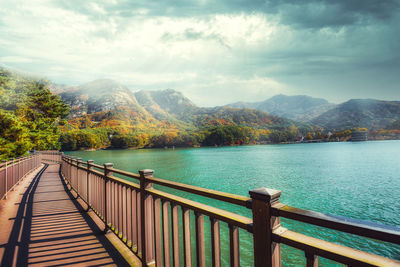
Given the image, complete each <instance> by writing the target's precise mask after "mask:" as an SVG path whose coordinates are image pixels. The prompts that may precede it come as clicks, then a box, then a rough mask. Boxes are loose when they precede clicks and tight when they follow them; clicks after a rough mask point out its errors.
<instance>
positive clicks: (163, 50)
mask: <svg viewBox="0 0 400 267" xmlns="http://www.w3.org/2000/svg"><path fill="white" fill-rule="evenodd" d="M398 9H399V5H398V1H391V0H388V1H372V0H364V1H360V0H359V1H356V0H346V1H344V0H337V1H327V0H326V1H313V0H309V1H303V0H296V1H294V0H286V1H283V0H276V1H218V3H215V2H214V1H207V0H204V1H189V0H187V1H183V0H182V1H157V3H154V2H151V3H150V2H149V1H135V2H133V1H128V0H109V1H101V2H99V1H90V0H88V1H83V2H82V1H77V0H71V1H62V2H54V1H47V0H37V1H29V2H26V1H22V0H16V1H13V3H4V4H2V6H1V7H0V47H1V49H0V63H2V64H5V65H7V66H11V67H16V68H21V69H22V70H26V71H30V72H33V73H36V74H39V75H44V76H46V77H48V78H50V79H52V80H54V81H55V82H60V83H66V84H79V83H83V82H88V81H90V80H92V79H96V78H114V79H117V80H119V81H120V82H122V83H124V84H127V85H128V86H130V87H131V88H134V89H164V88H168V87H169V88H174V89H177V90H180V91H182V92H183V93H184V94H187V95H188V96H190V97H193V100H194V101H195V102H196V103H197V104H200V105H216V104H226V103H228V102H234V101H240V100H246V101H251V100H252V99H253V100H259V98H267V97H270V96H272V95H273V94H276V93H287V94H305V93H309V94H313V95H316V96H325V95H329V94H326V93H324V92H332V91H335V92H336V95H337V96H336V97H335V96H334V95H330V97H331V99H332V100H334V101H341V100H345V99H346V98H348V97H349V96H350V94H349V93H348V92H349V90H348V88H350V87H351V86H353V85H356V86H355V87H354V88H353V89H354V92H355V93H354V94H351V95H352V96H353V95H356V94H357V93H358V94H359V95H360V96H361V95H363V94H365V92H367V93H368V94H366V96H367V97H377V96H379V95H382V94H383V96H384V97H386V98H396V97H397V98H400V95H399V93H398V92H397V93H396V90H394V88H395V86H396V84H398V82H399V80H398V79H399V78H397V79H396V78H394V76H395V75H394V73H396V71H397V72H399V70H400V63H399V62H400V61H399V60H398V59H399V57H400V56H399V51H400V47H399V46H400V45H399V44H400V34H399V33H398V29H399V26H400V16H399V14H400V13H399V12H398ZM372 70H373V71H372ZM332 77H339V78H340V79H343V80H340V81H339V80H338V79H336V80H335V79H334V78H332ZM352 77H357V79H361V80H358V81H357V82H355V81H354V80H353V78H352ZM377 77H379V79H383V80H385V78H386V80H387V84H386V85H382V84H380V85H381V86H382V87H387V88H388V89H386V91H385V89H382V90H381V89H380V91H378V90H376V89H375V92H374V87H373V86H377V84H376V83H374V82H373V80H376V79H377ZM327 81H329V84H327ZM341 88H345V89H343V90H342V89H341Z"/></svg>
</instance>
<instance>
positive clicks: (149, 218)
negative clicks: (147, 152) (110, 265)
mask: <svg viewBox="0 0 400 267" xmlns="http://www.w3.org/2000/svg"><path fill="white" fill-rule="evenodd" d="M153 173H154V171H153V170H149V169H145V170H140V171H139V174H140V206H141V230H142V259H143V260H144V262H145V264H148V263H150V262H152V261H153V260H154V242H153V236H154V235H153V229H154V226H153V197H152V196H150V195H147V194H146V189H151V188H153V184H152V183H149V182H148V181H147V180H146V178H147V177H151V176H153Z"/></svg>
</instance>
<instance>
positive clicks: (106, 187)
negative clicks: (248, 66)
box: [61, 156, 400, 267]
mask: <svg viewBox="0 0 400 267" xmlns="http://www.w3.org/2000/svg"><path fill="white" fill-rule="evenodd" d="M62 162H63V164H64V163H65V165H62V167H61V170H62V174H63V176H64V178H65V179H66V180H67V181H68V183H69V184H70V185H71V187H74V188H73V189H74V190H75V191H76V192H77V193H78V195H79V196H80V197H81V198H82V199H83V200H84V201H85V202H87V204H88V207H91V208H92V209H93V210H95V212H96V214H98V215H99V217H100V218H101V219H102V220H103V221H104V222H105V223H106V229H110V230H112V231H114V233H116V234H117V235H118V237H120V238H121V239H122V240H123V241H124V242H125V243H126V244H127V245H128V246H129V247H130V248H131V249H132V250H133V251H134V252H135V253H137V254H138V255H139V256H140V257H141V258H142V260H143V263H144V265H152V264H153V263H154V260H155V261H156V262H157V265H160V264H161V260H160V259H161V258H160V253H161V243H160V242H161V236H160V235H161V230H160V229H158V228H157V227H162V229H163V230H162V232H163V234H164V238H165V237H166V238H169V237H171V239H172V245H173V246H172V248H171V249H172V251H169V249H170V248H169V241H168V240H164V241H162V242H164V250H168V251H167V252H164V253H167V254H165V255H171V254H170V252H173V253H172V254H173V256H172V257H171V258H170V257H169V256H168V257H167V258H168V262H169V260H170V259H173V262H174V265H179V264H180V262H179V261H180V258H179V253H182V251H180V245H179V243H180V241H179V240H180V239H179V232H180V231H179V227H180V223H179V219H178V207H181V208H182V216H183V217H182V227H183V228H184V231H183V235H184V236H183V241H184V250H183V252H184V260H185V262H187V263H188V262H190V252H191V249H190V246H191V243H190V231H191V230H190V229H191V227H190V219H189V218H190V211H193V212H194V216H195V222H196V226H195V228H196V251H197V253H199V255H197V256H198V258H197V260H198V262H203V258H204V249H203V247H204V244H203V243H204V224H203V215H206V216H209V217H210V219H211V222H212V229H211V234H212V241H211V242H212V245H213V248H215V249H216V252H215V253H214V254H213V259H212V261H213V263H214V264H216V265H217V263H220V252H219V242H220V238H219V222H220V221H221V222H225V223H227V224H228V227H229V240H230V241H229V242H230V252H231V265H232V266H239V263H240V259H239V251H240V249H239V244H240V243H239V232H238V229H239V228H241V229H245V230H247V231H248V232H250V233H252V234H253V240H254V262H255V266H257V267H258V266H260V267H261V266H279V264H280V261H281V251H280V244H281V243H282V244H286V245H289V246H292V247H295V248H298V249H301V250H303V251H304V252H305V256H306V259H307V266H316V263H317V261H318V256H322V257H325V258H328V259H332V260H334V261H337V262H340V263H344V264H350V265H357V266H358V265H360V266H373V265H385V266H391V265H393V266H394V265H396V264H400V262H397V261H394V260H391V259H387V258H384V257H381V256H377V255H373V254H369V253H365V252H361V251H359V250H356V249H352V248H348V247H345V246H341V245H337V244H334V243H331V242H328V241H324V240H320V239H317V238H313V237H309V236H306V235H302V234H299V233H295V232H292V231H290V230H287V229H285V228H283V227H281V225H280V218H281V217H284V218H288V219H291V220H296V221H300V222H304V223H309V224H313V225H317V226H322V227H325V228H329V229H333V230H337V231H341V232H346V233H350V234H356V235H359V236H363V237H367V238H373V239H376V240H380V241H386V242H391V243H394V244H400V229H399V228H396V227H391V226H383V225H379V224H376V223H370V222H365V221H360V220H355V219H349V218H345V217H342V216H336V215H329V214H323V213H319V212H313V211H308V210H303V209H298V208H294V207H290V206H287V205H284V204H281V203H279V198H280V195H281V192H280V191H278V190H273V189H266V188H259V189H256V190H252V191H250V192H249V193H250V197H244V196H238V195H235V194H229V193H225V192H220V191H216V190H210V189H205V188H201V187H197V186H192V185H186V184H182V183H178V182H174V181H169V180H164V179H160V178H155V177H153V171H152V170H142V171H140V172H139V173H140V174H136V173H131V172H127V171H123V170H119V169H116V168H113V167H112V166H113V165H112V164H111V163H109V164H105V165H104V166H101V165H97V164H94V163H92V162H91V163H90V164H88V163H86V162H83V161H82V160H80V159H72V158H71V157H66V156H63V157H62ZM95 168H96V169H97V170H96V169H95ZM115 174H118V175H122V176H123V177H129V178H133V179H137V180H138V181H139V182H140V183H139V184H138V183H134V182H130V181H127V180H125V179H123V178H120V177H116V176H115ZM82 179H84V180H82ZM89 180H90V181H89ZM85 184H86V186H87V187H86V188H85ZM92 184H93V185H94V188H89V185H92ZM153 184H156V185H159V186H161V189H162V188H163V187H166V188H172V189H176V190H180V191H184V192H189V193H191V194H196V195H201V196H204V197H208V198H210V199H215V200H219V201H223V202H226V203H231V204H236V205H239V206H242V207H246V208H250V209H251V210H252V212H253V218H248V217H244V216H241V215H238V214H236V213H232V212H230V211H227V210H222V209H218V208H215V207H212V206H209V205H206V204H202V203H199V202H196V201H193V200H189V199H186V198H183V197H179V196H177V195H174V194H170V193H167V192H164V191H162V190H161V189H158V188H157V189H155V188H154V187H153ZM75 186H76V187H75ZM89 192H90V195H91V198H94V200H93V201H94V202H95V205H94V206H93V205H91V200H90V199H85V197H84V196H82V194H86V197H88V196H89ZM169 208H170V209H169ZM160 214H161V215H160ZM130 220H132V221H130ZM161 222H162V223H161ZM170 222H171V225H170V226H171V228H170V226H169V223H170ZM170 229H172V233H171V235H169V233H168V231H170ZM152 242H154V243H152ZM155 257H156V258H155ZM164 260H165V259H164ZM202 266H204V265H202Z"/></svg>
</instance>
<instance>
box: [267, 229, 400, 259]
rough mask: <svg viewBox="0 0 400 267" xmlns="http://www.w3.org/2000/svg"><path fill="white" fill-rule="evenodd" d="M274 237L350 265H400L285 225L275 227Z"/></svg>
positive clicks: (295, 246) (303, 249)
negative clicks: (304, 233)
mask: <svg viewBox="0 0 400 267" xmlns="http://www.w3.org/2000/svg"><path fill="white" fill-rule="evenodd" d="M272 238H273V240H274V241H275V242H277V243H282V244H286V245H288V246H291V247H294V248H297V249H300V250H302V251H304V252H305V253H309V254H312V255H318V256H321V257H324V258H327V259H330V260H333V261H336V262H339V263H343V264H346V265H350V266H399V264H400V262H398V261H395V260H391V259H388V258H385V257H382V256H378V255H374V254H370V253H367V252H363V251H360V250H357V249H353V248H349V247H345V246H342V245H338V244H335V243H331V242H328V241H325V240H321V239H317V238H314V237H310V236H307V235H303V234H299V233H296V232H293V231H290V230H287V229H285V228H283V227H280V228H278V229H275V230H274V231H273V236H272Z"/></svg>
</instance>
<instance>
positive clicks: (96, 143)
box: [0, 68, 400, 158]
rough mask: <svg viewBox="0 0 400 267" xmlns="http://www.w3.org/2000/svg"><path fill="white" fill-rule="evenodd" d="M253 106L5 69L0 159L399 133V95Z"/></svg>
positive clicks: (284, 99)
mask: <svg viewBox="0 0 400 267" xmlns="http://www.w3.org/2000/svg"><path fill="white" fill-rule="evenodd" d="M50 89H51V90H50ZM253 104H254V103H253ZM248 105H249V104H245V103H244V104H243V103H236V104H234V105H231V106H223V107H213V108H204V107H198V106H196V105H195V104H194V103H193V102H191V101H190V100H189V99H188V98H187V97H185V96H184V95H183V94H182V93H180V92H178V91H175V90H172V89H166V90H160V91H143V90H142V91H136V92H132V91H131V90H130V89H129V88H127V87H126V86H124V85H122V84H120V83H118V82H116V81H113V80H108V79H101V80H96V81H93V82H89V83H86V84H83V85H81V86H59V85H55V84H52V83H50V82H48V81H46V80H38V79H35V78H31V77H27V76H25V75H21V74H16V73H14V72H12V71H9V70H7V69H4V68H1V69H0V158H10V157H17V156H21V155H24V154H26V153H27V151H29V150H47V149H62V150H78V149H100V148H102V149H104V148H144V147H146V148H151V147H165V146H168V147H172V146H176V147H179V146H182V147H184V146H204V145H207V146H210V145H218V146H219V145H234V144H235V145H240V144H256V143H282V142H295V141H300V140H306V141H307V140H315V139H317V140H323V141H337V140H341V141H345V140H348V139H349V138H350V137H351V133H352V130H358V129H360V128H368V129H369V130H372V131H370V136H372V137H373V138H374V139H382V138H391V139H394V138H399V136H400V132H399V121H400V104H399V102H395V101H378V100H350V101H348V102H346V103H343V104H341V105H337V106H336V107H333V105H332V104H330V103H328V102H327V101H326V100H323V99H315V98H311V97H307V96H292V97H289V96H283V95H278V96H276V97H273V98H271V99H269V100H266V101H263V102H259V103H258V104H257V105H258V108H257V109H254V108H246V106H248ZM235 107H236V108H235ZM332 107H333V108H332ZM259 109H268V110H272V111H273V112H274V113H279V114H286V115H287V117H292V118H293V117H296V116H297V117H298V118H302V119H301V120H303V121H304V120H305V121H307V120H309V118H311V117H313V116H315V114H320V113H322V114H321V115H319V116H317V117H316V118H314V119H313V120H312V121H311V122H296V121H295V120H291V119H287V118H284V117H280V116H276V115H272V114H269V113H266V112H263V111H261V110H259ZM327 109H329V110H328V111H326V110H327ZM324 111H326V112H324ZM285 112H286V113H285Z"/></svg>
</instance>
